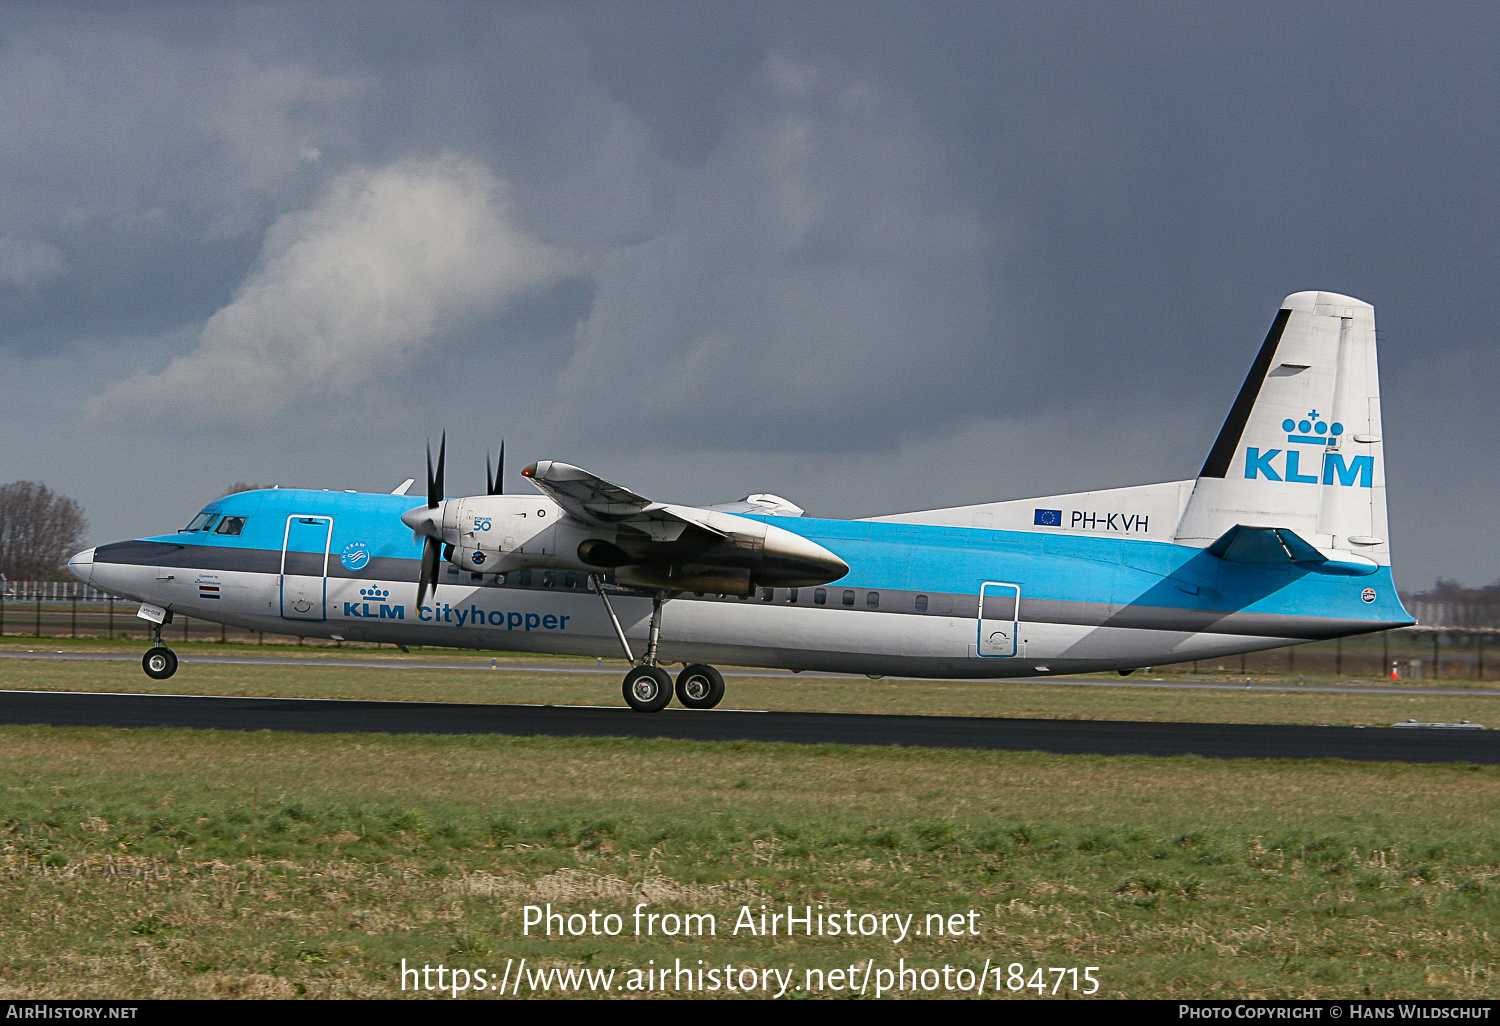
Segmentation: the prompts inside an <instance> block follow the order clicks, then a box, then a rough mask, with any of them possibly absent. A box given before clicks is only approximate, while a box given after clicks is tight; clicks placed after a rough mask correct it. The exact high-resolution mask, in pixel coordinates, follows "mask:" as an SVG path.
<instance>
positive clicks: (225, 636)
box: [219, 623, 229, 645]
mask: <svg viewBox="0 0 1500 1026" xmlns="http://www.w3.org/2000/svg"><path fill="white" fill-rule="evenodd" d="M228 640H229V628H228V627H226V626H225V625H224V624H222V623H221V624H219V644H221V645H222V644H224V642H226V641H228Z"/></svg>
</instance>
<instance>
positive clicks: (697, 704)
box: [677, 663, 724, 709]
mask: <svg viewBox="0 0 1500 1026" xmlns="http://www.w3.org/2000/svg"><path fill="white" fill-rule="evenodd" d="M723 700H724V675H723V674H722V673H720V672H719V671H718V670H716V669H714V668H713V667H712V666H708V665H706V664H704V663H693V664H692V665H691V666H684V667H683V668H682V672H681V673H679V674H678V675H677V701H679V702H681V703H682V704H683V705H685V706H687V707H688V708H689V709H712V708H713V707H714V706H716V705H718V704H719V703H720V702H722V701H723Z"/></svg>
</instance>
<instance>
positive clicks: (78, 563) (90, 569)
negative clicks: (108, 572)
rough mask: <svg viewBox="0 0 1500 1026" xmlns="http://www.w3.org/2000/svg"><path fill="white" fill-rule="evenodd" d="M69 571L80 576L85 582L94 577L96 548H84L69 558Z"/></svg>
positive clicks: (75, 575) (77, 576)
mask: <svg viewBox="0 0 1500 1026" xmlns="http://www.w3.org/2000/svg"><path fill="white" fill-rule="evenodd" d="M68 573H70V574H72V575H73V576H74V577H76V578H78V579H79V580H80V581H82V582H83V583H84V584H88V583H89V582H90V581H91V580H93V579H94V550H93V549H84V550H83V551H82V552H80V553H78V554H77V555H75V556H74V557H73V558H72V559H70V560H68Z"/></svg>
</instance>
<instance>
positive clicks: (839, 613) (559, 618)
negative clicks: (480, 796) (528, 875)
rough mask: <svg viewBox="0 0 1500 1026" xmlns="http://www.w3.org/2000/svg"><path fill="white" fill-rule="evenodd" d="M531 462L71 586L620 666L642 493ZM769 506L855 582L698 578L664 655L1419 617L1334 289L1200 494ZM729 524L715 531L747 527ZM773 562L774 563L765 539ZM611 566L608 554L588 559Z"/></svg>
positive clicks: (1310, 631)
mask: <svg viewBox="0 0 1500 1026" xmlns="http://www.w3.org/2000/svg"><path fill="white" fill-rule="evenodd" d="M549 466H550V467H553V468H554V469H553V470H552V471H551V473H552V475H553V478H554V483H553V484H550V485H549V484H547V483H546V481H545V479H546V477H547V474H548V473H549V470H548V468H549ZM538 467H539V468H540V470H538V471H537V473H536V476H535V477H534V480H535V482H536V483H537V485H538V488H539V489H540V493H539V494H537V495H534V496H529V497H528V496H517V495H506V496H486V497H475V498H471V499H459V500H444V501H443V502H442V503H438V502H437V500H436V498H434V500H433V502H432V503H430V504H429V505H431V506H432V510H431V512H430V513H429V512H428V511H427V510H426V508H425V507H424V505H423V503H422V501H421V500H420V499H419V498H417V497H408V496H405V495H384V494H366V493H357V494H356V493H349V492H336V491H306V490H294V489H268V490H259V491H252V492H244V493H239V494H235V495H229V496H226V497H224V498H222V499H218V500H216V501H215V502H213V503H210V504H209V505H208V506H207V507H206V508H205V509H204V510H203V511H202V514H201V515H200V516H199V517H198V518H196V519H195V521H194V525H193V529H192V530H184V531H178V532H175V533H172V534H167V535H160V536H156V537H150V538H141V539H137V540H133V541H126V542H120V543H117V544H113V545H103V546H100V547H98V548H97V549H93V550H90V551H89V552H85V553H80V554H79V555H78V556H77V557H75V559H74V562H73V564H72V569H73V572H74V573H75V574H76V575H77V576H79V577H81V578H83V579H85V580H88V581H90V582H91V583H92V584H94V585H95V586H97V587H100V588H102V589H105V590H107V591H110V592H113V593H116V594H119V595H124V596H129V597H131V598H134V599H138V600H140V601H141V602H143V603H149V604H151V605H154V606H157V607H160V608H162V609H166V610H174V611H176V612H178V613H180V614H184V615H188V616H192V617H194V618H201V619H205V620H211V621H215V622H220V623H225V624H229V625H232V626H236V627H242V628H246V629H249V630H256V631H267V632H275V633H282V634H300V635H305V636H318V637H334V638H343V639H347V640H351V641H380V642H390V643H394V644H400V645H444V646H456V647H471V648H477V649H491V650H510V651H519V652H538V653H558V654H575V655H587V656H614V655H617V654H618V653H619V652H620V650H621V646H620V643H619V640H618V637H617V634H616V631H615V627H614V625H613V624H612V622H611V619H610V612H609V609H608V607H607V606H606V604H605V603H604V602H602V601H601V597H600V596H599V595H598V594H595V593H594V592H593V591H591V590H590V588H589V583H588V582H589V574H590V572H593V573H596V574H600V575H604V579H605V580H607V581H612V582H620V583H618V584H616V585H614V586H612V587H608V588H606V591H607V593H608V594H609V597H610V599H611V601H612V604H613V609H614V612H615V613H616V614H617V615H618V619H619V621H620V624H621V626H622V627H623V629H624V632H625V634H626V636H627V638H629V639H630V640H631V641H632V642H635V643H637V644H643V643H645V642H646V640H647V633H648V622H649V620H650V618H651V613H652V598H651V592H652V590H656V592H657V594H658V596H660V595H662V594H664V593H665V589H666V586H665V585H661V586H660V587H659V588H658V586H657V585H652V586H651V587H649V588H648V587H646V586H643V585H642V584H641V581H653V580H658V578H653V577H649V576H646V577H642V576H640V575H639V574H637V576H636V577H634V578H632V577H631V576H630V573H629V571H630V570H631V567H630V566H620V561H621V560H627V559H635V558H636V557H635V556H630V555H628V554H627V553H626V552H623V551H622V550H621V548H620V547H619V546H624V547H625V548H627V549H628V548H629V545H627V544H626V542H625V541H623V540H622V539H623V538H624V534H623V533H620V532H614V528H613V527H612V526H611V527H610V531H611V532H614V533H609V532H604V533H601V532H602V531H603V528H601V527H600V526H599V525H606V526H609V525H612V524H613V523H614V521H612V520H610V521H606V520H605V519H599V518H595V519H593V520H588V519H587V515H589V514H588V511H589V510H596V511H597V510H601V509H604V508H605V506H603V505H598V504H597V503H602V502H603V501H604V500H603V499H599V498H598V496H599V495H603V494H605V492H604V491H600V489H605V490H607V489H614V491H609V492H608V495H607V497H608V498H610V499H611V501H615V502H616V506H617V507H618V508H619V509H625V508H626V507H625V506H622V505H619V502H620V501H622V500H619V497H620V496H624V497H626V498H628V499H630V500H636V499H639V497H636V496H633V495H632V494H631V493H629V492H627V491H625V490H623V489H617V488H614V486H609V485H608V484H607V483H606V482H599V481H598V479H595V478H592V477H590V476H588V475H584V474H583V473H582V472H579V471H576V468H568V467H566V466H565V465H562V464H555V465H549V464H538V465H536V466H535V467H533V468H528V470H527V473H528V475H530V474H532V472H533V470H536V468H538ZM556 468H560V469H556ZM563 471H567V472H570V473H574V472H576V474H577V475H578V476H579V478H580V479H584V478H586V479H587V481H588V482H591V484H590V485H589V487H592V488H595V492H592V493H585V492H583V491H579V492H577V494H578V495H579V496H582V497H581V498H579V499H578V500H577V503H574V502H573V500H572V499H570V498H569V497H568V496H569V495H572V494H573V493H572V492H569V493H568V494H566V495H565V494H564V493H563V491H561V490H559V489H566V488H568V487H572V485H571V483H570V482H571V481H572V479H571V478H566V479H565V478H564V477H563V476H561V475H562V472H563ZM590 496H593V498H590ZM557 499H561V504H560V503H559V501H555V500H557ZM639 501H640V503H645V502H646V500H639ZM590 502H595V503H596V504H595V505H589V503H590ZM465 503H468V504H470V505H468V506H465V505H463V504H465ZM484 503H490V504H491V506H485V505H484ZM631 508H632V509H635V507H631ZM724 508H726V509H727V508H729V507H724ZM768 508H770V507H768ZM491 509H493V510H494V511H498V512H497V513H495V514H494V515H491V513H490V512H486V511H487V510H491ZM754 509H755V507H754V506H753V505H752V506H748V507H747V506H746V505H745V504H740V505H739V506H738V507H736V510H737V511H736V513H735V514H734V515H733V516H732V517H730V518H729V519H730V520H733V521H734V522H735V523H738V524H740V525H741V527H744V526H745V525H746V524H749V525H750V526H751V528H753V530H752V531H751V533H752V534H753V533H755V532H756V531H762V529H761V528H759V527H756V526H755V525H765V528H764V531H762V533H764V534H765V538H766V539H770V538H771V537H772V536H773V535H774V536H775V537H776V538H780V539H782V540H781V541H780V542H777V543H776V544H777V545H779V546H780V550H779V551H785V552H788V553H792V554H793V555H794V556H798V557H800V556H801V555H803V554H811V555H809V556H808V558H809V559H811V560H814V561H816V560H817V558H819V557H818V554H820V553H821V554H823V556H825V557H827V558H825V559H824V565H827V566H846V567H847V572H846V573H843V574H842V575H841V576H836V577H833V576H825V577H824V578H820V579H821V580H824V581H825V583H819V584H816V585H814V586H797V587H790V586H785V585H778V584H777V583H775V580H776V578H775V577H774V575H770V576H758V575H761V571H760V570H756V569H743V570H735V571H734V572H736V573H739V574H741V575H742V577H741V579H742V580H743V582H744V584H743V586H742V587H739V588H738V593H736V589H734V588H728V587H725V588H723V589H719V588H715V587H713V586H712V585H709V586H703V590H702V591H699V590H696V589H695V588H694V587H693V585H692V584H691V581H693V580H698V581H700V582H701V581H706V580H709V579H710V578H708V577H702V576H701V575H700V577H699V578H691V577H689V578H684V580H687V581H689V582H690V583H689V584H688V586H687V587H686V588H683V589H682V590H672V591H671V592H670V600H669V601H667V602H666V604H665V607H664V609H663V611H662V613H661V638H660V650H659V653H658V656H657V657H658V658H659V660H660V661H661V662H684V663H730V664H735V665H743V666H760V667H780V668H786V669H792V670H829V671H843V672H852V673H867V674H885V675H893V676H909V677H972V678H984V677H990V678H1001V677H1024V676H1031V675H1039V674H1058V673H1074V672H1085V671H1097V670H1109V669H1117V670H1129V669H1133V668H1136V667H1141V666H1147V665H1159V664H1166V663H1171V662H1177V661H1182V660H1190V659H1207V658H1214V657H1218V656H1224V655H1229V654H1233V653H1240V652H1248V651H1254V650H1258V649H1265V648H1274V647H1278V646H1282V645H1287V644H1293V643H1297V642H1302V641H1309V640H1317V639H1325V638H1335V637H1341V636H1347V635H1353V634H1360V633H1366V632H1370V631H1377V630H1382V629H1386V628H1390V627H1395V626H1402V625H1406V624H1409V623H1411V622H1412V619H1411V617H1410V616H1409V615H1408V614H1407V612H1406V610H1405V609H1404V608H1403V607H1402V605H1401V602H1400V599H1399V598H1398V596H1397V594H1396V589H1395V586H1394V584H1393V581H1392V578H1391V569H1390V558H1389V544H1388V542H1387V540H1386V520H1385V477H1384V460H1383V448H1382V440H1381V425H1380V413H1379V392H1378V384H1377V378H1376V371H1375V342H1374V321H1373V312H1372V310H1371V308H1370V307H1369V306H1368V305H1367V304H1363V303H1360V302H1359V301H1357V300H1353V299H1349V298H1347V297H1343V296H1336V295H1333V294H1329V293H1299V294H1297V295H1294V296H1291V297H1288V299H1287V300H1286V302H1285V304H1284V308H1283V310H1282V311H1281V313H1280V314H1279V315H1278V317H1277V319H1276V323H1275V324H1274V325H1273V327H1272V331H1271V334H1270V335H1269V336H1268V337H1267V339H1266V342H1265V343H1264V344H1263V346H1262V348H1261V351H1260V354H1259V355H1258V356H1257V359H1256V362H1255V365H1254V366H1253V367H1252V369H1251V373H1250V376H1249V378H1248V379H1247V380H1246V382H1245V386H1244V388H1243V389H1242V390H1241V393H1240V396H1239V399H1238V400H1237V401H1236V403H1235V406H1234V409H1233V410H1232V411H1231V413H1230V415H1229V418H1228V419H1227V420H1226V422H1225V425H1224V428H1223V430H1222V431H1221V433H1220V435H1219V438H1218V441H1217V442H1216V444H1215V446H1214V449H1213V451H1212V452H1211V453H1210V455H1209V458H1208V462H1207V463H1206V464H1205V466H1204V468H1203V471H1202V472H1201V473H1200V475H1199V476H1198V478H1196V479H1189V480H1184V481H1177V482H1168V483H1165V484H1158V485H1147V486H1141V487H1137V488H1123V489H1112V490H1106V491H1098V492H1092V493H1079V494H1075V495H1063V496H1051V497H1047V498H1042V499H1032V500H1018V501H1010V502H998V503H989V504H982V505H977V506H970V507H962V508H958V509H947V510H929V511H924V512H920V513H911V514H902V515H897V516H891V517H883V518H877V519H872V520H854V521H845V520H823V519H817V518H812V517H806V516H795V515H759V514H757V513H755V512H754V511H753V510H754ZM793 509H795V507H793ZM465 510H467V512H464V511H465ZM641 511H644V512H641ZM662 511H666V512H662ZM674 511H675V513H674ZM636 512H637V513H639V515H640V516H641V517H642V518H644V517H646V516H648V515H651V516H657V517H658V520H657V521H653V522H652V523H649V524H645V527H643V528H642V529H641V530H642V531H646V530H647V529H648V528H649V531H651V532H656V533H655V535H653V537H656V538H657V539H658V540H660V539H661V538H662V537H665V535H662V534H661V531H662V530H663V528H662V523H663V521H662V520H661V519H660V517H667V518H668V521H670V523H668V526H669V527H670V526H672V524H676V526H675V528H673V529H674V530H676V531H679V532H680V531H682V530H683V528H682V526H681V523H682V522H683V521H682V518H684V517H685V518H687V522H688V524H689V527H690V528H692V527H693V525H694V524H696V523H697V521H695V520H693V518H694V517H697V518H699V519H700V520H702V521H703V525H704V530H705V531H709V530H711V528H712V525H711V524H710V522H709V521H708V520H706V519H703V518H705V517H708V516H709V515H710V514H708V513H706V512H705V511H703V510H689V509H686V508H684V507H667V506H660V505H659V504H651V505H650V506H644V505H642V506H640V507H639V509H638V510H637V511H636ZM481 514H483V515H481ZM580 515H585V519H584V520H579V519H578V517H579V516H580ZM612 515H613V514H612ZM403 516H404V517H406V520H405V521H403ZM496 516H500V517H502V518H521V519H526V518H529V520H528V522H529V523H530V524H531V525H532V526H533V527H535V526H536V525H539V524H543V523H545V524H548V525H558V528H561V525H562V524H564V523H573V524H576V525H581V526H578V527H577V528H576V530H575V535H576V537H574V536H571V535H570V536H568V538H569V540H568V541H567V542H566V544H562V545H561V547H560V548H559V547H557V546H556V545H554V551H552V552H550V553H549V554H545V555H544V557H534V556H530V555H527V554H526V553H525V549H526V545H527V544H528V542H527V539H526V538H521V539H520V541H515V542H512V540H511V539H510V538H506V539H504V540H503V541H502V540H500V539H499V538H498V537H497V538H496V540H495V541H493V543H491V542H490V541H489V540H488V538H489V536H488V535H487V534H485V533H483V532H489V531H490V530H491V524H492V522H494V521H495V519H496ZM620 516H622V517H623V514H621V515H620ZM673 516H676V517H677V520H675V521H674V520H671V518H672V517H673ZM424 517H426V518H427V519H428V520H430V522H431V523H430V527H423V529H424V530H428V531H429V534H431V535H432V536H433V537H434V538H439V539H446V540H447V545H446V548H445V549H444V555H445V557H446V561H445V562H443V563H441V564H440V568H439V570H438V572H437V580H436V584H437V587H436V591H435V592H434V593H430V594H427V595H425V596H424V597H423V599H422V601H420V603H419V602H418V587H417V585H418V580H419V576H420V575H421V573H422V570H421V566H422V555H423V539H422V538H421V537H420V536H418V537H416V538H414V536H413V533H412V526H411V525H413V524H418V525H419V526H420V525H422V524H426V523H427V520H424V519H423V518H424ZM445 517H446V519H444V518H445ZM570 517H571V518H572V519H571V520H570V519H569V518H570ZM465 518H466V519H465ZM521 519H516V520H514V521H513V522H514V523H521ZM617 519H618V518H617ZM721 521H722V522H721ZM507 522H512V521H507ZM622 522H623V521H622ZM727 522H728V521H725V520H724V518H723V517H721V518H720V521H714V523H717V524H718V525H719V527H720V528H723V529H724V530H727V531H730V532H731V533H732V532H733V531H734V530H736V529H735V528H734V527H733V525H730V527H728V528H725V527H724V524H725V523H727ZM641 523H645V521H644V520H642V521H641ZM228 528H232V529H228ZM694 529H696V528H694ZM497 530H498V529H497ZM504 530H509V528H504ZM620 531H622V532H626V533H629V532H628V531H626V528H624V527H622V528H621V529H620ZM778 531H779V532H781V533H778ZM443 532H446V533H443ZM591 532H592V533H594V534H600V536H601V537H604V536H605V534H607V538H608V541H601V540H599V539H595V538H590V537H589V535H590V533H591ZM720 533H721V534H722V532H720ZM742 533H743V532H742ZM637 534H639V539H647V534H640V533H639V532H637ZM637 534H631V537H637ZM548 537H549V538H551V537H553V536H551V535H549V536H548ZM556 537H559V538H560V537H563V536H562V535H557V536H556ZM672 537H676V535H673V536H672ZM705 537H707V535H705ZM757 537H759V536H758V535H757ZM577 538H583V539H584V540H583V542H582V543H578V542H577ZM434 544H436V542H434ZM548 544H553V543H552V542H549V543H548ZM646 544H647V541H646V540H640V542H639V545H638V546H637V548H636V549H634V550H631V551H640V546H644V545H646ZM756 544H762V542H757V543H756ZM763 544H764V545H765V547H766V551H767V552H769V551H770V547H771V544H772V543H771V541H769V540H764V542H763ZM486 545H491V547H490V548H486V547H485V546H486ZM591 545H592V546H595V547H594V548H592V549H591V548H590V547H589V546H591ZM532 551H533V552H537V551H545V550H542V549H536V548H533V550H532ZM591 553H592V554H594V555H593V556H591V555H590V554H591ZM601 553H602V554H609V553H613V554H615V555H614V558H613V561H604V562H601V563H592V564H591V563H590V559H592V558H598V559H601V560H602V559H603V556H602V555H599V554H601ZM829 554H831V555H829ZM694 558H697V557H694ZM703 558H704V559H705V560H707V559H709V557H703ZM757 558H759V557H757ZM789 558H791V557H789ZM528 559H532V560H533V563H532V565H529V566H527V567H526V568H524V569H515V568H514V567H516V566H518V565H522V564H525V563H526V562H527V560H528ZM536 559H540V561H539V562H537V561H535V560H536ZM714 565H718V564H714ZM736 565H738V564H736ZM743 565H744V566H747V567H748V566H751V565H752V564H750V563H745V564H743ZM759 565H760V564H755V566H759ZM502 569H503V570H504V572H503V573H496V572H495V571H496V570H502ZM663 572H665V571H663ZM700 572H707V571H701V568H700ZM716 572H717V571H716ZM726 572H727V571H726ZM767 573H768V574H769V571H767ZM783 579H790V578H783ZM768 581H769V583H768ZM700 586H701V585H700ZM679 587H680V586H679Z"/></svg>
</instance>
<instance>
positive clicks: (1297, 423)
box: [1281, 410, 1344, 446]
mask: <svg viewBox="0 0 1500 1026" xmlns="http://www.w3.org/2000/svg"><path fill="white" fill-rule="evenodd" d="M1281 430H1283V431H1285V432H1286V440H1287V441H1288V442H1301V443H1303V444H1304V445H1307V444H1311V445H1328V446H1333V445H1338V444H1339V435H1342V434H1343V433H1344V425H1342V424H1340V423H1339V422H1338V421H1334V422H1333V424H1331V425H1330V424H1326V423H1324V422H1323V421H1321V420H1319V419H1318V411H1317V410H1308V411H1307V417H1306V419H1304V420H1293V419H1292V418H1290V417H1288V418H1287V419H1286V420H1284V421H1282V422H1281Z"/></svg>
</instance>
